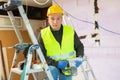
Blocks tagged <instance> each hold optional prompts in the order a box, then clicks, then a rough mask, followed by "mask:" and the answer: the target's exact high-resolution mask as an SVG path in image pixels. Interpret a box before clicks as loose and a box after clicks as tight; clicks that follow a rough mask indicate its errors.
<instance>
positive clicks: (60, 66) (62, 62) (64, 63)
mask: <svg viewBox="0 0 120 80" xmlns="http://www.w3.org/2000/svg"><path fill="white" fill-rule="evenodd" d="M67 65H68V61H66V60H61V61H59V62H58V68H60V69H65V68H66V67H67Z"/></svg>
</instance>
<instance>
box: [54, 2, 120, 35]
mask: <svg viewBox="0 0 120 80" xmlns="http://www.w3.org/2000/svg"><path fill="white" fill-rule="evenodd" d="M53 1H54V2H55V3H56V4H57V5H58V6H60V5H59V4H58V3H57V2H56V1H55V0H53ZM63 10H64V9H63ZM64 12H65V13H67V14H68V15H70V16H71V17H72V18H73V19H75V20H78V21H81V22H85V23H89V24H93V25H94V23H93V22H90V21H87V20H82V19H79V18H77V17H75V16H73V15H72V14H70V13H68V12H67V11H65V10H64ZM99 28H101V29H103V30H104V31H107V32H109V33H112V34H116V35H120V33H119V32H115V31H112V30H109V29H107V28H104V27H102V26H100V25H99Z"/></svg>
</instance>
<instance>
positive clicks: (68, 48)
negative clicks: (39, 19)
mask: <svg viewBox="0 0 120 80" xmlns="http://www.w3.org/2000/svg"><path fill="white" fill-rule="evenodd" d="M63 15H64V13H63V10H62V9H61V8H60V7H59V6H57V5H52V6H50V7H49V8H48V11H47V17H48V22H49V24H50V26H48V27H46V28H44V29H42V30H41V33H40V36H39V41H38V42H39V45H40V47H41V49H42V52H43V54H44V56H45V59H46V61H47V63H48V65H49V68H50V71H51V73H52V76H53V78H54V80H58V78H59V80H72V76H71V72H70V70H69V69H70V68H69V63H68V61H67V59H70V58H76V57H79V56H81V57H83V56H84V46H83V44H82V43H81V42H80V40H79V38H78V36H77V34H76V32H75V31H74V29H73V28H72V27H71V26H68V25H63V24H62V16H63ZM79 65H80V62H79V61H76V66H77V67H78V66H79Z"/></svg>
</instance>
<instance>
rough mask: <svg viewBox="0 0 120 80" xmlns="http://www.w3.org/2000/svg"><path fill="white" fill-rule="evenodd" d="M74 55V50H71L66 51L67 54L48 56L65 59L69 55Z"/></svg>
mask: <svg viewBox="0 0 120 80" xmlns="http://www.w3.org/2000/svg"><path fill="white" fill-rule="evenodd" d="M74 55H75V53H74V52H71V53H68V54H62V55H57V56H50V58H52V59H54V60H55V59H61V58H62V59H66V58H68V57H70V56H74Z"/></svg>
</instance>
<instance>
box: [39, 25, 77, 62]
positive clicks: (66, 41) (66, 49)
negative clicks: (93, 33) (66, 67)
mask: <svg viewBox="0 0 120 80" xmlns="http://www.w3.org/2000/svg"><path fill="white" fill-rule="evenodd" d="M41 37H42V39H43V42H44V46H45V48H46V52H47V56H49V57H51V58H52V59H54V60H56V61H59V60H64V59H67V58H73V57H75V53H74V30H73V28H72V27H71V26H63V35H62V42H61V46H60V44H59V42H58V41H57V40H56V39H55V37H54V36H53V34H52V32H51V30H50V27H46V28H44V29H43V30H42V31H41Z"/></svg>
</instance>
